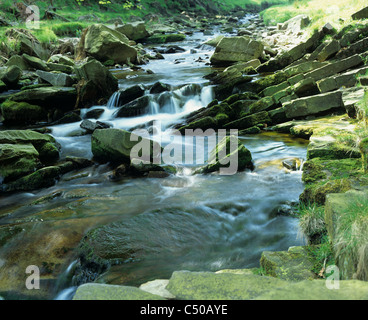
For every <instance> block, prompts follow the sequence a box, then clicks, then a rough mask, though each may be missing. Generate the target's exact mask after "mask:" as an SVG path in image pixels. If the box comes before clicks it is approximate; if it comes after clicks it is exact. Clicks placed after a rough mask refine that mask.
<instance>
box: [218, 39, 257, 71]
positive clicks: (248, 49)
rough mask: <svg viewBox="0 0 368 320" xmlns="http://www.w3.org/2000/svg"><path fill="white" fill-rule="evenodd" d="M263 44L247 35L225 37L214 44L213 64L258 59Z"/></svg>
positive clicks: (227, 63) (228, 63)
mask: <svg viewBox="0 0 368 320" xmlns="http://www.w3.org/2000/svg"><path fill="white" fill-rule="evenodd" d="M263 50H264V45H263V44H262V43H261V42H259V41H256V40H252V39H251V38H249V37H231V38H228V37H225V38H223V39H222V40H221V41H220V42H219V43H218V44H217V46H216V50H215V53H214V54H213V55H212V57H211V63H212V64H214V65H230V64H232V63H235V62H239V61H243V62H248V61H250V60H254V59H258V58H260V56H261V55H262V53H263Z"/></svg>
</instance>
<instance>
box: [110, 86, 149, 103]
mask: <svg viewBox="0 0 368 320" xmlns="http://www.w3.org/2000/svg"><path fill="white" fill-rule="evenodd" d="M144 93H145V89H144V88H143V86H141V85H139V84H137V85H135V86H132V87H129V88H127V89H123V90H119V92H118V93H117V95H118V97H117V100H116V103H114V104H113V106H114V107H120V106H123V105H125V104H127V103H129V102H132V101H133V100H136V99H138V98H141V97H143V95H144Z"/></svg>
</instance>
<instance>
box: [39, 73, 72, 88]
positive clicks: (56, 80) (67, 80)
mask: <svg viewBox="0 0 368 320" xmlns="http://www.w3.org/2000/svg"><path fill="white" fill-rule="evenodd" d="M36 74H37V75H38V76H39V78H40V79H42V80H43V81H45V82H47V83H50V84H51V85H53V86H55V87H71V86H72V85H73V83H74V80H73V78H72V77H71V76H69V75H67V74H66V73H53V72H46V71H42V70H37V71H36Z"/></svg>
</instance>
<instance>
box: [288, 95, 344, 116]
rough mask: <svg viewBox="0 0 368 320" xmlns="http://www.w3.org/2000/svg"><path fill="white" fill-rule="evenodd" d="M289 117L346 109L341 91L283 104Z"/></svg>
mask: <svg viewBox="0 0 368 320" xmlns="http://www.w3.org/2000/svg"><path fill="white" fill-rule="evenodd" d="M283 107H284V108H285V112H286V117H287V118H288V119H294V118H300V117H305V116H309V115H316V114H320V113H322V112H326V111H336V110H344V105H343V101H342V93H341V92H340V91H336V92H331V93H324V94H319V95H316V96H312V97H305V98H300V99H297V100H293V101H290V102H287V103H284V104H283Z"/></svg>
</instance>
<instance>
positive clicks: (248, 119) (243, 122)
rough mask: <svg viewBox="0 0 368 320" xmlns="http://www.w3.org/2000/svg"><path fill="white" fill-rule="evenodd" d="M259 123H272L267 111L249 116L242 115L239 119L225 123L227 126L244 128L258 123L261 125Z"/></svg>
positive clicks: (228, 127) (227, 127) (229, 127)
mask: <svg viewBox="0 0 368 320" xmlns="http://www.w3.org/2000/svg"><path fill="white" fill-rule="evenodd" d="M259 124H262V125H265V124H266V125H268V124H271V119H270V117H269V115H268V112H267V111H261V112H257V113H254V114H251V115H249V116H245V117H242V118H240V119H238V120H234V121H232V122H229V123H227V124H226V125H225V128H226V129H240V130H244V129H248V128H251V127H254V126H256V125H259Z"/></svg>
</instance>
